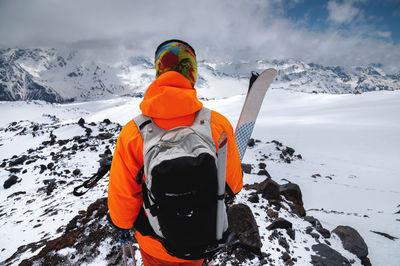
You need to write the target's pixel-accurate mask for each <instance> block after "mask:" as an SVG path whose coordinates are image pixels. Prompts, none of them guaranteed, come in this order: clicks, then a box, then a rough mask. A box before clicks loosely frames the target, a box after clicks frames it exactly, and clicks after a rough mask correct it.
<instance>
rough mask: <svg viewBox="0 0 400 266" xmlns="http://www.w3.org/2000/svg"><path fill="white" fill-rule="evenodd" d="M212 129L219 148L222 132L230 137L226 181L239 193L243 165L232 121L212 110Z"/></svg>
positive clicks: (241, 185)
mask: <svg viewBox="0 0 400 266" xmlns="http://www.w3.org/2000/svg"><path fill="white" fill-rule="evenodd" d="M211 131H212V135H213V140H214V142H215V145H216V146H217V149H218V140H219V137H220V136H221V134H222V132H224V131H225V133H226V135H227V138H228V152H227V163H226V164H227V165H226V182H227V183H228V185H229V187H230V188H231V190H232V191H233V193H235V194H237V193H239V191H240V190H241V189H242V187H243V174H242V166H241V163H240V157H239V152H238V148H237V145H236V140H235V135H234V133H233V128H232V125H231V123H230V122H229V120H228V119H227V118H225V117H224V116H223V115H221V114H219V113H217V112H215V111H212V113H211Z"/></svg>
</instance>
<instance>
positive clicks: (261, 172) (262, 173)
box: [257, 169, 272, 178]
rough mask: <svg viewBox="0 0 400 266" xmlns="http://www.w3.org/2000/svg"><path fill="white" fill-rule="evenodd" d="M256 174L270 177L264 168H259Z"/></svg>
mask: <svg viewBox="0 0 400 266" xmlns="http://www.w3.org/2000/svg"><path fill="white" fill-rule="evenodd" d="M257 175H265V176H266V177H268V178H272V177H271V175H270V174H269V173H268V171H267V170H265V169H261V170H260V171H258V173H257Z"/></svg>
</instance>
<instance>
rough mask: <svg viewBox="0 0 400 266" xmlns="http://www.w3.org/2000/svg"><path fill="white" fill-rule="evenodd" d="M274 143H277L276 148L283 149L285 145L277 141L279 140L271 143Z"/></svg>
mask: <svg viewBox="0 0 400 266" xmlns="http://www.w3.org/2000/svg"><path fill="white" fill-rule="evenodd" d="M271 142H272V143H275V144H276V146H278V147H282V146H283V145H282V143H280V142H279V141H277V140H273V141H271Z"/></svg>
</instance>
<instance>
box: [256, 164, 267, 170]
mask: <svg viewBox="0 0 400 266" xmlns="http://www.w3.org/2000/svg"><path fill="white" fill-rule="evenodd" d="M265 167H267V165H266V164H265V163H259V164H258V168H260V169H265Z"/></svg>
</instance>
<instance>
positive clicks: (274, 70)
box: [263, 68, 278, 76]
mask: <svg viewBox="0 0 400 266" xmlns="http://www.w3.org/2000/svg"><path fill="white" fill-rule="evenodd" d="M265 72H269V73H271V74H274V75H275V76H276V75H277V74H278V71H276V69H275V68H268V69H266V70H264V72H263V73H265Z"/></svg>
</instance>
